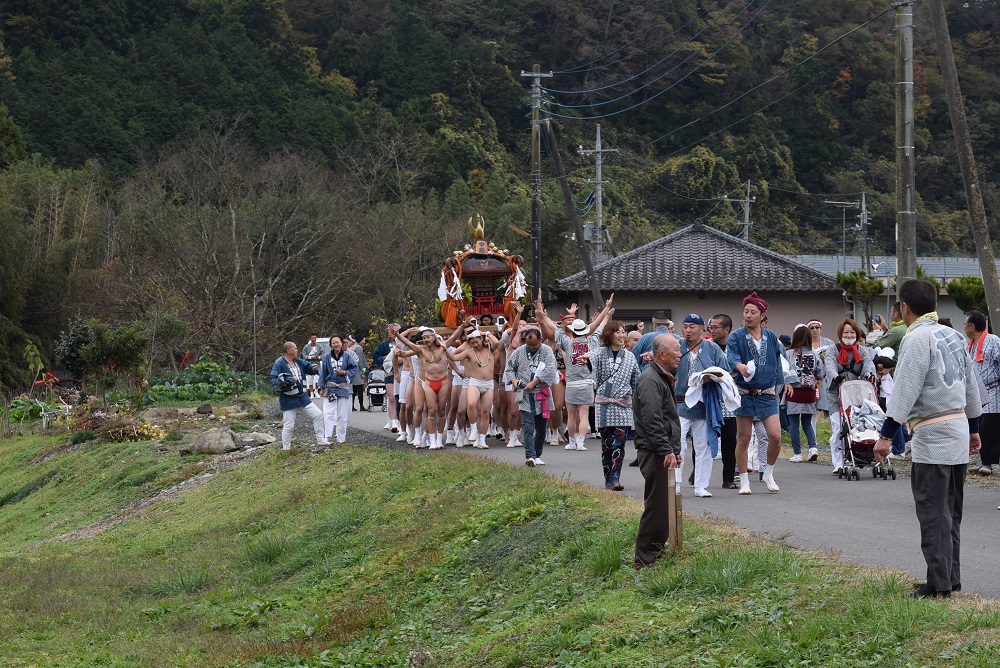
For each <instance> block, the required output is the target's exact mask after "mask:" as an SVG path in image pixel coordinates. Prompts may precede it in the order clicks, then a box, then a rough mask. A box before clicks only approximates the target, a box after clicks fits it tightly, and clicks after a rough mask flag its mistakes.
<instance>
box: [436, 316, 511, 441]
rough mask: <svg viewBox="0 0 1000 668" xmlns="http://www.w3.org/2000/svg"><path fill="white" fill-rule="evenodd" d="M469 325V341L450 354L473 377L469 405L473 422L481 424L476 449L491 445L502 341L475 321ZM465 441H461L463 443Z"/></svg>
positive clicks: (467, 330) (468, 399)
mask: <svg viewBox="0 0 1000 668" xmlns="http://www.w3.org/2000/svg"><path fill="white" fill-rule="evenodd" d="M463 327H465V339H466V344H465V345H464V346H461V347H460V348H458V349H457V350H456V351H455V352H454V353H450V352H449V353H448V357H449V358H451V360H452V361H453V362H456V363H458V362H460V363H461V364H462V365H463V367H464V369H465V377H466V378H468V379H469V389H468V393H467V399H466V402H467V406H468V409H467V410H468V414H469V424H470V425H472V424H475V425H478V428H477V429H476V431H475V439H476V440H475V442H474V443H472V444H471V445H472V447H474V448H483V449H487V448H489V446H488V445H486V428H487V426H488V425H489V422H490V408H492V406H493V365H494V362H495V360H494V357H495V353H496V350H497V349H498V347H499V345H500V342H499V341H497V340H496V337H494V336H493V335H492V334H490V333H488V332H487V333H483V332H481V331H480V330H479V329H477V328H476V327H475V326H473V325H472V324H471V323H468V322H467V323H466V324H465V325H463ZM470 436H471V434H470ZM461 445H462V444H461V443H460V444H459V446H461Z"/></svg>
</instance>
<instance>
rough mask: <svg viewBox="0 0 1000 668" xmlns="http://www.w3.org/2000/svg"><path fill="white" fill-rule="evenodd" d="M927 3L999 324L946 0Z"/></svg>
mask: <svg viewBox="0 0 1000 668" xmlns="http://www.w3.org/2000/svg"><path fill="white" fill-rule="evenodd" d="M928 7H929V9H930V12H931V22H932V23H933V24H934V43H935V45H936V46H937V52H938V62H940V64H941V74H942V75H943V76H944V85H945V94H946V95H947V97H948V114H949V115H950V116H951V129H952V132H953V133H954V135H955V152H956V153H957V154H958V164H959V167H960V168H961V170H962V181H963V183H964V184H965V198H966V200H968V204H969V219H970V220H971V223H972V236H973V238H974V239H975V241H976V254H977V255H978V257H979V271H980V272H981V273H982V275H983V288H984V290H985V292H986V304H987V306H988V307H989V311H990V312H989V314H988V315H989V317H990V322H992V323H994V326H996V323H1000V279H998V277H997V265H996V259H995V258H994V255H993V242H992V240H991V239H990V229H989V226H988V225H987V223H986V209H985V208H984V207H983V194H982V192H981V189H980V187H979V174H978V173H977V171H976V158H975V156H974V155H973V153H972V142H971V140H970V139H969V124H968V121H967V120H966V118H965V104H964V102H963V100H962V90H961V87H960V86H959V83H958V70H957V69H956V68H955V54H954V52H953V51H952V48H951V36H950V35H949V34H948V18H947V16H946V15H945V11H944V0H929V2H928Z"/></svg>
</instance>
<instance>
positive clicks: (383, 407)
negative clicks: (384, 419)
mask: <svg viewBox="0 0 1000 668" xmlns="http://www.w3.org/2000/svg"><path fill="white" fill-rule="evenodd" d="M387 410H389V405H388V404H382V412H383V413H385V412H386V411H387Z"/></svg>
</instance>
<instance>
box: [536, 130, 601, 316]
mask: <svg viewBox="0 0 1000 668" xmlns="http://www.w3.org/2000/svg"><path fill="white" fill-rule="evenodd" d="M544 122H545V136H546V137H548V139H549V150H550V151H551V152H552V166H553V168H554V169H555V172H556V180H557V181H559V185H560V186H562V192H563V199H565V200H566V210H567V211H569V217H570V219H571V220H572V221H573V230H574V232H575V233H576V234H575V236H576V245H577V247H578V248H579V249H580V259H581V260H583V269H584V271H586V272H587V282H588V283H589V284H590V294H591V296H592V297H593V298H594V305H595V306H596V307H597V309H598V310H600V309H603V308H604V298H603V297H601V287H600V286H599V285H598V284H597V275H596V274H595V273H594V260H593V258H591V257H590V249H589V248H587V242H586V241H585V240H584V238H583V224H582V223H580V217H579V216H578V215H576V203H575V202H573V191H572V190H570V188H569V180H568V179H567V178H566V170H564V169H563V164H562V157H561V156H560V155H559V144H558V143H556V133H555V131H554V130H553V129H552V122H551V121H550V120H548V119H545V121H544Z"/></svg>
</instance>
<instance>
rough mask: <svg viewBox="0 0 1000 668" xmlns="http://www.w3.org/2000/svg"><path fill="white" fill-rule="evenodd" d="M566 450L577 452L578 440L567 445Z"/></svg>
mask: <svg viewBox="0 0 1000 668" xmlns="http://www.w3.org/2000/svg"><path fill="white" fill-rule="evenodd" d="M564 449H565V450H576V439H574V440H572V441H570V442H569V443H567V444H566V447H565V448H564Z"/></svg>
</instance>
